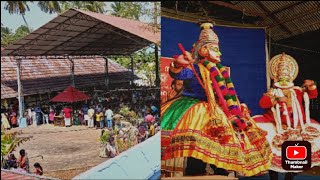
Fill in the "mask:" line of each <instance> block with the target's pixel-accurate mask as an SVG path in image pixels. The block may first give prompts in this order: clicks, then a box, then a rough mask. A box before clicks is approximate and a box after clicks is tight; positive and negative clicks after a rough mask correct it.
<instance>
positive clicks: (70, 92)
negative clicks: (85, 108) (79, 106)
mask: <svg viewBox="0 0 320 180" xmlns="http://www.w3.org/2000/svg"><path fill="white" fill-rule="evenodd" d="M89 98H90V97H89V96H88V95H86V94H84V93H83V92H81V91H79V90H78V89H76V88H75V87H73V86H69V87H67V89H65V90H64V91H63V92H61V93H59V94H58V95H57V96H55V97H54V98H52V99H51V101H52V102H70V103H73V102H77V101H84V100H87V99H89Z"/></svg>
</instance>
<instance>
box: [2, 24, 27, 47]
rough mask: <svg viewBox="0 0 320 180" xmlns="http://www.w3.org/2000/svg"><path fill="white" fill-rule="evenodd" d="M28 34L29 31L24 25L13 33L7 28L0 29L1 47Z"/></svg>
mask: <svg viewBox="0 0 320 180" xmlns="http://www.w3.org/2000/svg"><path fill="white" fill-rule="evenodd" d="M28 34H30V30H29V29H28V27H27V26H25V25H22V26H20V27H18V29H16V31H15V32H14V33H13V32H12V30H11V29H9V28H8V27H1V47H7V46H8V45H10V44H12V43H14V42H16V41H18V40H20V39H22V38H24V37H25V36H27V35H28Z"/></svg>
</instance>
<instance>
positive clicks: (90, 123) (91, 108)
mask: <svg viewBox="0 0 320 180" xmlns="http://www.w3.org/2000/svg"><path fill="white" fill-rule="evenodd" d="M93 115H94V109H93V107H92V106H91V107H90V109H89V110H88V116H89V120H88V127H89V128H93V127H94V124H93Z"/></svg>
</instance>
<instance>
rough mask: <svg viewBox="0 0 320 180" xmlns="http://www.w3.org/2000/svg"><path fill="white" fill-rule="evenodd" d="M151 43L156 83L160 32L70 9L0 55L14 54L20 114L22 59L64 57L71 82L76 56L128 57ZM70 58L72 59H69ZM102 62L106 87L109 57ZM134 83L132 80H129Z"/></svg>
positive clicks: (121, 19)
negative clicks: (153, 51)
mask: <svg viewBox="0 0 320 180" xmlns="http://www.w3.org/2000/svg"><path fill="white" fill-rule="evenodd" d="M152 44H154V49H155V63H156V67H157V68H156V84H157V85H158V84H159V83H158V82H159V81H160V80H159V71H158V67H159V61H158V45H159V44H160V32H159V31H157V30H155V29H154V28H153V27H150V26H149V25H148V24H145V23H142V22H139V21H134V20H129V19H124V18H120V17H115V16H110V15H104V14H98V13H93V12H87V11H82V10H78V9H70V10H68V11H66V12H64V13H63V14H61V15H59V16H57V17H56V18H54V19H52V20H51V21H49V22H48V23H46V24H45V25H43V26H41V27H40V28H38V29H37V30H35V31H33V32H32V33H30V34H29V35H28V36H26V37H25V38H23V39H21V40H19V41H17V42H15V43H13V44H12V45H10V46H8V47H7V48H5V49H4V50H3V51H1V56H13V57H14V58H15V59H16V61H17V84H18V99H19V114H20V115H21V114H22V113H23V103H22V101H23V89H22V85H21V70H20V67H21V61H23V59H28V58H30V57H34V56H37V57H44V58H58V59H59V58H63V59H69V61H70V62H71V70H70V71H71V84H72V85H74V65H73V62H74V60H76V59H77V58H85V57H96V56H100V57H101V56H130V57H131V71H132V80H133V77H134V74H133V72H134V71H133V57H132V56H131V55H132V53H134V52H136V51H138V50H140V49H142V48H144V47H147V46H150V47H151V45H152ZM71 57H72V58H71ZM105 59H106V64H105V86H106V89H109V79H108V58H105ZM131 84H132V85H133V82H132V83H131Z"/></svg>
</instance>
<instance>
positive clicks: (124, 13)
mask: <svg viewBox="0 0 320 180" xmlns="http://www.w3.org/2000/svg"><path fill="white" fill-rule="evenodd" d="M111 8H112V13H111V14H112V15H114V16H118V17H123V18H128V19H134V20H139V18H140V17H141V15H142V4H141V3H139V2H114V3H112V4H111Z"/></svg>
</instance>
